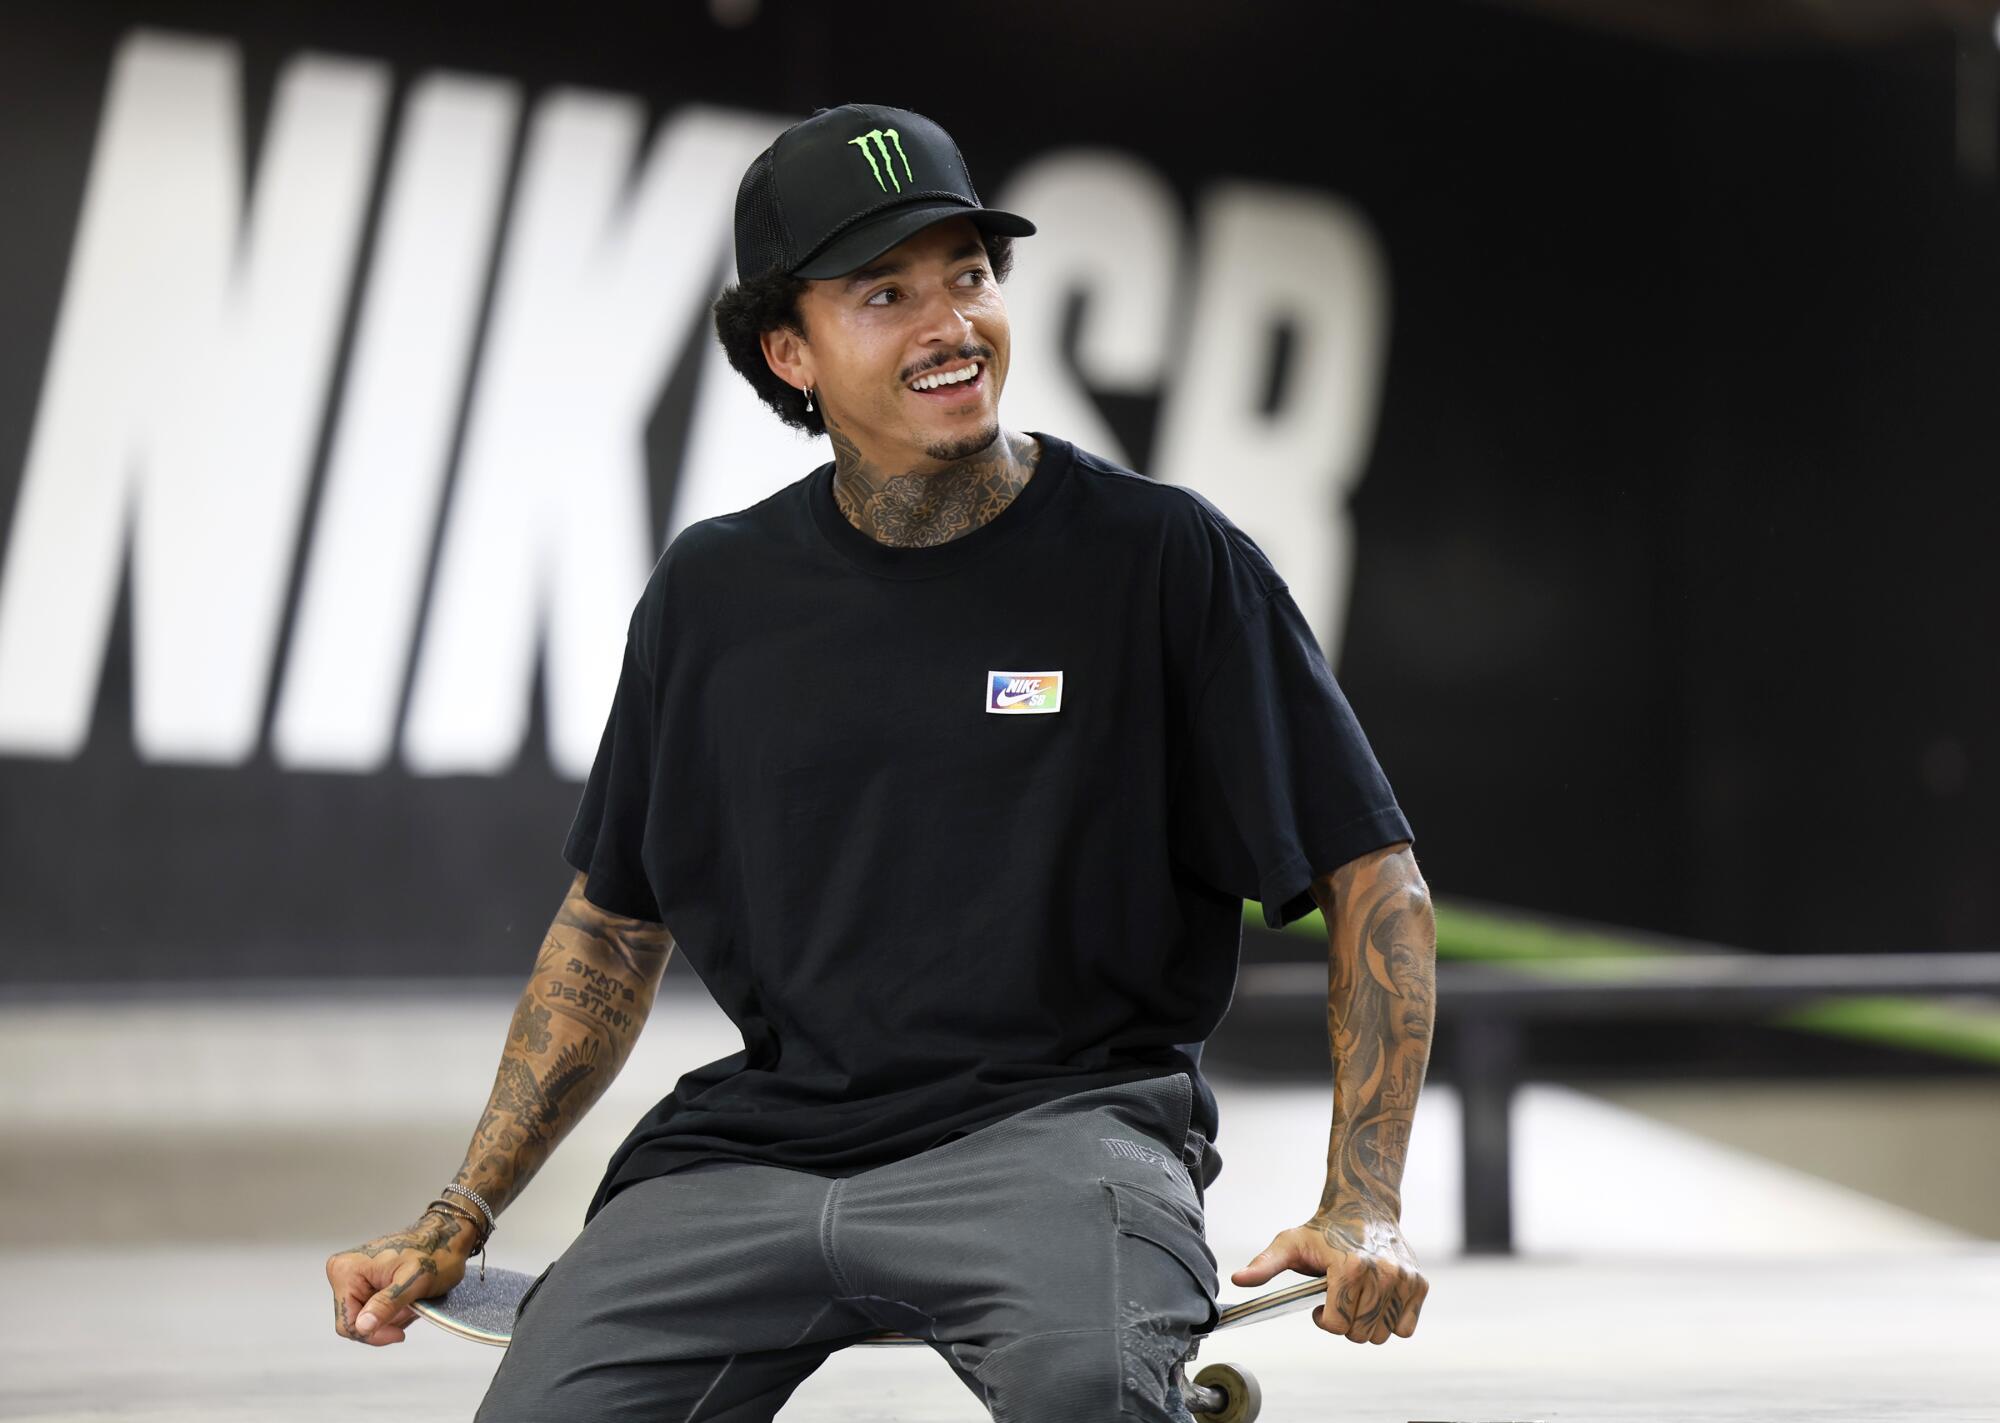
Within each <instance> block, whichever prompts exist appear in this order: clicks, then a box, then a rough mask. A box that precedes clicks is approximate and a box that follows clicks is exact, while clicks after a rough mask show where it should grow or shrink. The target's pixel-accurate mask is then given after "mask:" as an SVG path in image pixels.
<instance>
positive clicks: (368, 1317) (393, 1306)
mask: <svg viewBox="0 0 2000 1423" xmlns="http://www.w3.org/2000/svg"><path fill="white" fill-rule="evenodd" d="M478 1239H479V1232H478V1231H477V1230H475V1229H474V1228H473V1226H472V1223H471V1222H470V1221H468V1220H465V1219H464V1218H462V1217H460V1216H456V1215H453V1214H452V1213H451V1212H449V1211H444V1210H437V1209H432V1210H428V1211H425V1212H424V1214H423V1215H422V1216H420V1217H419V1218H418V1220H417V1223H416V1224H415V1225H413V1226H411V1227H410V1228H409V1229H408V1230H399V1231H397V1232H396V1233H395V1234H393V1235H384V1236H380V1237H378V1238H376V1239H374V1240H371V1241H368V1242H367V1243H366V1244H364V1245H357V1246H355V1247H354V1248H353V1249H351V1250H342V1251H339V1252H337V1253H336V1254H333V1255H330V1256H328V1257H327V1261H326V1279H327V1283H328V1284H330V1285H332V1286H333V1329H334V1332H335V1333H336V1334H338V1335H340V1336H341V1337H342V1338H343V1339H352V1340H354V1342H355V1343H357V1344H374V1345H378V1346H379V1345H382V1344H396V1343H400V1342H402V1339H403V1326H405V1325H406V1324H408V1323H409V1322H410V1321H411V1320H413V1319H415V1318H416V1316H417V1312H416V1310H415V1309H414V1308H413V1307H412V1306H414V1305H415V1303H416V1302H417V1301H418V1300H420V1299H430V1298H431V1297H432V1296H434V1295H441V1294H443V1293H445V1291H447V1290H449V1289H450V1288H451V1287H452V1286H453V1285H455V1284H457V1283H458V1282H459V1281H460V1280H462V1279H464V1278H465V1262H466V1261H467V1260H468V1259H470V1258H471V1256H472V1253H473V1251H474V1249H475V1247H476V1244H477V1241H478Z"/></svg>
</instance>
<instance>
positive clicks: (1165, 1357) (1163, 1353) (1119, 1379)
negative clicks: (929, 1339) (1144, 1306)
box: [976, 1319, 1192, 1423]
mask: <svg viewBox="0 0 2000 1423" xmlns="http://www.w3.org/2000/svg"><path fill="white" fill-rule="evenodd" d="M1189 1344H1190V1340H1189V1337H1188V1335H1187V1333H1186V1331H1185V1330H1184V1329H1177V1328H1174V1327H1172V1326H1170V1325H1167V1324H1166V1323H1165V1321H1161V1320H1158V1319H1152V1320H1144V1321H1137V1320H1128V1321H1126V1322H1125V1323H1124V1324H1122V1325H1121V1326H1119V1327H1117V1328H1111V1329H1068V1330H1059V1331H1054V1332H1050V1333H1046V1334H1030V1335H1028V1336H1027V1337H1026V1338H1023V1339H1018V1340H1016V1341H1015V1342H1014V1343H1012V1344H1009V1345H1008V1346H1007V1347H1006V1348H1004V1349H1002V1350H1000V1351H999V1352H998V1353H996V1354H994V1355H993V1356H992V1357H990V1358H989V1359H987V1360H986V1361H985V1362H984V1363H983V1364H981V1365H980V1367H979V1369H978V1372H977V1375H976V1377H977V1379H978V1382H979V1385H980V1387H981V1388H982V1389H983V1390H984V1391H985V1397H986V1406H987V1408H988V1410H990V1411H991V1413H992V1415H993V1420H994V1423H1031V1420H1040V1419H1046V1418H1079V1419H1081V1418H1089V1419H1099V1418H1102V1419H1132V1420H1144V1423H1189V1420H1190V1419H1191V1417H1192V1415H1190V1414H1189V1412H1188V1411H1187V1407H1186V1405H1185V1404H1184V1403H1183V1402H1182V1400H1181V1393H1180V1386H1179V1369H1180V1363H1181V1360H1182V1359H1183V1358H1185V1357H1186V1355H1187V1351H1188V1348H1189Z"/></svg>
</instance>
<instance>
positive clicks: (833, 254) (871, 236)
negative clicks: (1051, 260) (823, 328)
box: [792, 203, 1035, 277]
mask: <svg viewBox="0 0 2000 1423" xmlns="http://www.w3.org/2000/svg"><path fill="white" fill-rule="evenodd" d="M953 217H964V218H970V219H972V221H973V222H974V223H976V224H977V225H978V226H979V227H981V228H983V229H984V230H985V231H987V232H992V233H997V234H998V235H1000V236H1002V237H1032V236H1034V235H1035V225H1034V224H1033V223H1032V222H1029V221H1028V220H1027V219H1026V218H1025V217H1021V216H1019V215H1018V214H1016V213H1011V212H1001V211H1000V210H999V209H998V208H969V207H967V206H966V205H965V204H964V203H915V204H912V205H911V206H909V207H906V208H892V209H890V210H889V211H888V212H885V213H883V214H882V215H881V216H879V217H875V218H871V219H870V220H869V221H867V222H864V223H860V224H858V225H857V226H855V227H853V228H850V229H849V230H848V231H846V232H843V233H841V234H840V236H838V237H836V238H834V240H833V241H831V242H829V243H828V244H827V245H826V246H825V247H823V248H821V249H820V250H819V251H817V252H815V253H813V255H812V256H810V257H808V258H807V259H806V260H805V261H804V262H802V263H800V264H799V265H798V266H797V267H794V268H793V269H792V275H793V276H795V277H844V276H846V275H847V274H848V273H849V272H851V271H853V270H854V269H855V268H856V267H859V266H862V265H864V264H866V263H867V262H868V261H869V260H870V259H871V258H875V257H879V256H881V255H882V254H883V253H884V252H887V251H888V250H889V249H890V248H891V247H894V246H895V245H896V244H897V243H898V242H901V241H902V240H903V239H904V238H906V237H908V236H910V235H911V234H912V233H915V232H920V231H922V230H923V229H924V228H926V227H929V226H930V225H931V224H932V223H934V222H943V221H944V220H945V219H947V218H953Z"/></svg>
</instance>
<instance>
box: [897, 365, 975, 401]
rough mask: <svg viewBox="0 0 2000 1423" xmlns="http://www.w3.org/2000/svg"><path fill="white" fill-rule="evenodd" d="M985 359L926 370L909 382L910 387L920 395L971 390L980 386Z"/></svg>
mask: <svg viewBox="0 0 2000 1423" xmlns="http://www.w3.org/2000/svg"><path fill="white" fill-rule="evenodd" d="M985 370H986V365H985V362H983V361H968V362H967V363H966V364H964V365H962V366H950V367H947V368H946V369H944V370H937V371H926V372H924V374H922V375H920V376H918V377H917V378H916V379H915V380H913V381H911V382H910V383H909V389H911V390H912V391H915V392H916V393H917V394H918V395H929V396H941V395H954V394H958V393H960V392H969V391H970V390H977V389H978V388H979V381H980V376H981V375H982V374H983V373H984V372H985Z"/></svg>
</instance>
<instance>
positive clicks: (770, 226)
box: [736, 104, 1035, 281]
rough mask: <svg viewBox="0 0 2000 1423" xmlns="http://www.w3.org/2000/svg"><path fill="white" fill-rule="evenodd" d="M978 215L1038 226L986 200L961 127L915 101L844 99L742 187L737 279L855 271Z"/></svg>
mask: <svg viewBox="0 0 2000 1423" xmlns="http://www.w3.org/2000/svg"><path fill="white" fill-rule="evenodd" d="M948 217H969V218H971V219H972V220H973V221H974V222H976V223H978V224H979V226H980V227H982V228H984V229H985V230H986V231H988V232H995V233H1000V234H1002V235H1003V236H1007V237H1027V236H1030V235H1031V234H1032V233H1033V232H1034V230H1035V225H1034V224H1033V223H1032V222H1029V221H1028V220H1027V219H1026V218H1024V217H1017V216H1015V215H1014V214H1013V213H1011V212H1000V211H997V210H996V209H993V208H985V207H981V206H980V205H979V194H978V193H976V192H974V191H973V188H972V175H971V174H970V173H969V172H967V171H966V167H965V160H964V159H963V158H961V157H960V156H959V153H958V145H957V144H955V143H953V142H952V141H951V135H950V134H948V133H946V132H945V131H944V130H943V129H941V128H939V127H938V126H937V125H936V124H934V123H932V122H931V121H930V120H929V119H927V118H925V117H924V116H923V115H922V114H913V113H911V112H910V111H909V110H908V109H885V108H883V107H882V106H880V105H879V104H842V105H841V106H840V107H839V108H837V109H821V110H819V111H818V112H816V113H815V114H814V115H813V116H812V117H811V118H809V119H802V120H800V121H799V122H798V123H795V124H793V125H792V126H791V127H790V128H788V129H786V130H785V131H784V132H783V133H781V134H779V135H778V136H777V137H776V138H775V139H773V140H772V141H771V146H770V147H769V148H767V149H765V150H764V151H763V152H762V153H760V154H758V155H757V157H756V158H755V160H753V161H752V162H751V164H750V167H749V169H748V171H746V172H745V173H744V174H743V181H742V183H740V184H739V185H738V186H737V189H736V278H737V280H738V281H749V280H751V279H752V278H755V277H761V276H764V275H766V274H768V273H770V272H773V271H784V272H789V273H791V274H792V275H793V276H795V277H839V276H845V275H846V274H847V273H849V272H851V271H853V270H854V269H855V268H856V267H859V266H861V265H862V264H863V263H864V262H866V261H867V260H868V259H869V258H871V257H877V256H880V255H881V254H882V253H884V252H886V251H888V250H889V249H890V248H891V247H894V246H895V245H896V244H897V243H898V242H901V241H902V240H903V239H904V238H906V237H908V236H909V235H910V234H911V233H913V232H915V231H917V230H918V229H919V228H923V227H928V226H930V224H932V223H934V222H939V221H942V220H943V219H945V218H948Z"/></svg>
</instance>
